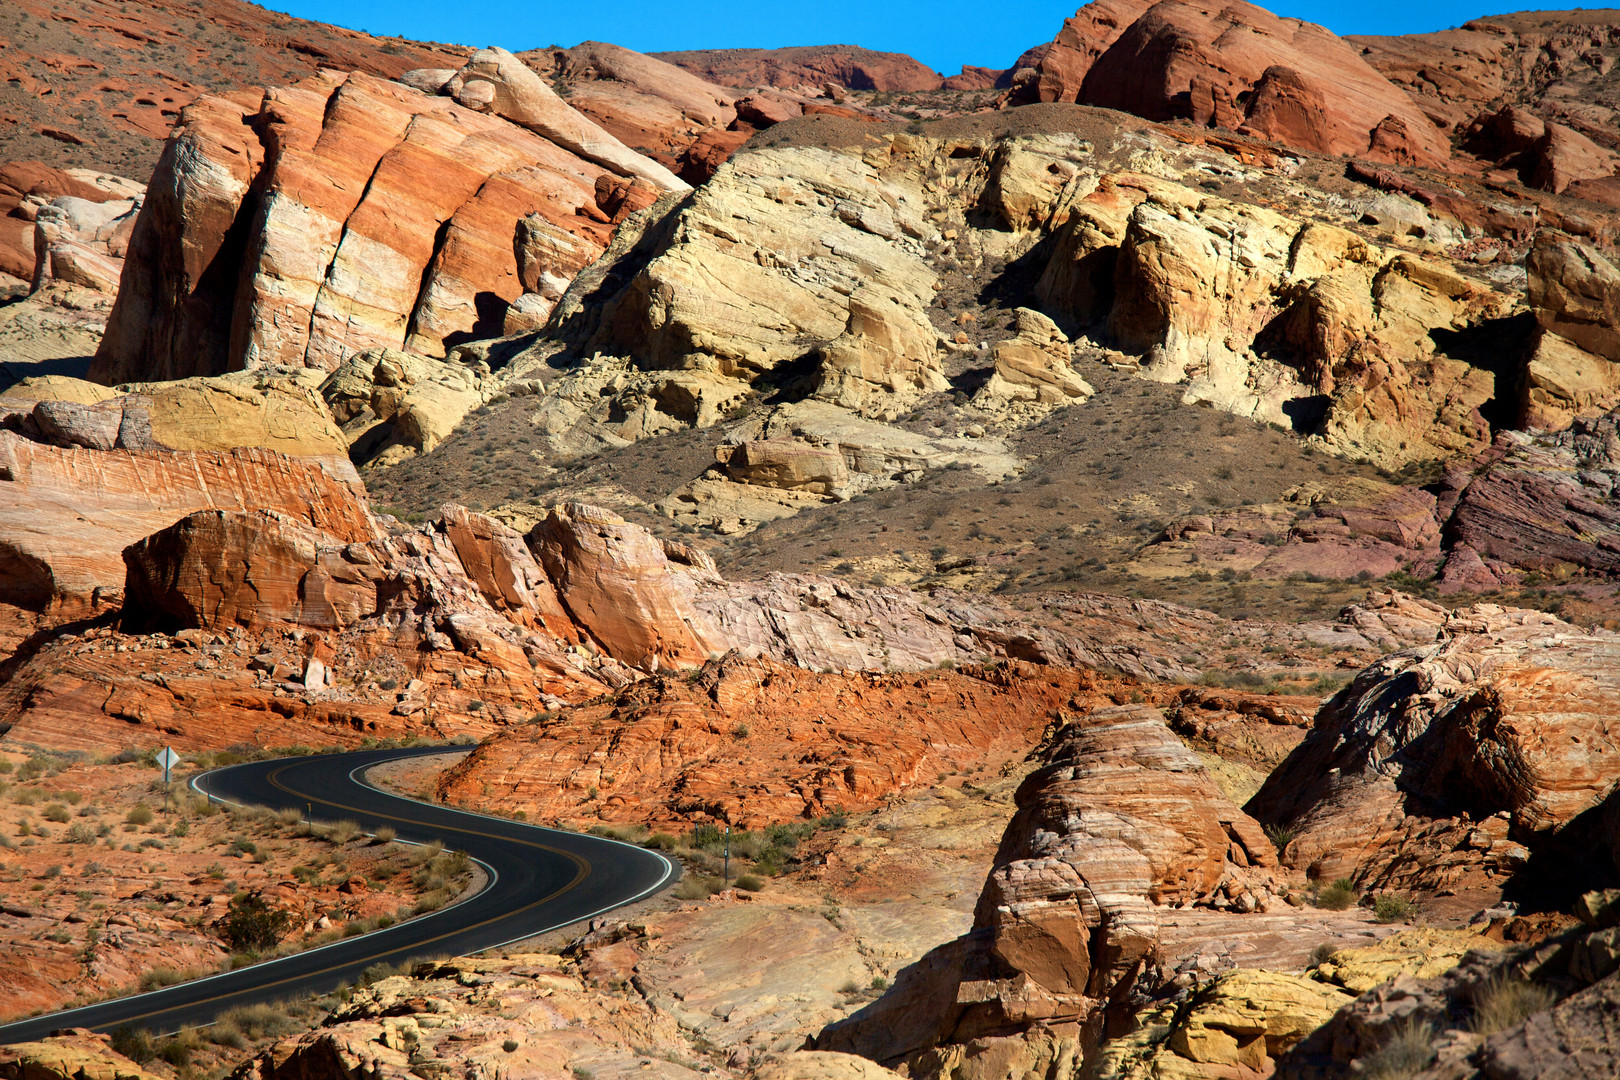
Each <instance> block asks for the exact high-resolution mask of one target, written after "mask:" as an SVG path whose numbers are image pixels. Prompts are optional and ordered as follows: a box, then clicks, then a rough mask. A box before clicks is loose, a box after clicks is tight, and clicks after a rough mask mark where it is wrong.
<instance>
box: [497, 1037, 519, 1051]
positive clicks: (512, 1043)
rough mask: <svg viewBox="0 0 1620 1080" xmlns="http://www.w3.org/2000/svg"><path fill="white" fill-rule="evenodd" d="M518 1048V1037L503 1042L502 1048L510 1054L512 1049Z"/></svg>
mask: <svg viewBox="0 0 1620 1080" xmlns="http://www.w3.org/2000/svg"><path fill="white" fill-rule="evenodd" d="M517 1048H518V1041H517V1040H516V1039H507V1040H506V1041H505V1042H503V1043H501V1049H502V1050H505V1051H506V1052H507V1053H508V1054H510V1053H511V1052H512V1051H514V1050H516V1049H517Z"/></svg>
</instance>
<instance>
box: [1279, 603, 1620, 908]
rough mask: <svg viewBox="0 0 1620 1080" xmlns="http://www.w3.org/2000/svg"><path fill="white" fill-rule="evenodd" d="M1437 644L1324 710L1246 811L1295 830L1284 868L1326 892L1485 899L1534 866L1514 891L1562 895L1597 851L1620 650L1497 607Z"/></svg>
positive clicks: (1469, 614)
mask: <svg viewBox="0 0 1620 1080" xmlns="http://www.w3.org/2000/svg"><path fill="white" fill-rule="evenodd" d="M1441 633H1442V638H1441V641H1440V643H1439V644H1437V645H1435V646H1432V647H1429V648H1425V649H1421V650H1413V651H1409V652H1403V653H1397V654H1396V655H1394V656H1391V657H1389V658H1387V659H1385V660H1382V661H1380V662H1378V663H1376V664H1374V665H1372V666H1371V667H1369V668H1367V669H1365V670H1364V671H1363V672H1362V673H1361V674H1360V675H1359V676H1357V678H1356V680H1355V681H1354V682H1353V683H1352V684H1351V685H1350V686H1349V687H1348V688H1347V689H1345V690H1344V691H1343V692H1341V693H1340V694H1339V695H1338V696H1337V697H1335V698H1334V699H1333V700H1332V701H1330V702H1329V703H1328V704H1327V705H1325V706H1324V707H1323V709H1322V711H1321V713H1319V714H1318V716H1317V718H1316V722H1315V726H1314V728H1313V730H1312V731H1311V733H1310V735H1309V736H1307V737H1306V739H1305V741H1304V742H1303V743H1301V744H1300V746H1299V748H1298V749H1297V750H1296V751H1295V752H1294V753H1293V754H1291V755H1290V756H1289V758H1288V759H1287V760H1286V761H1284V762H1283V764H1282V765H1281V766H1279V767H1278V768H1277V770H1276V771H1274V772H1273V773H1272V774H1271V776H1270V777H1269V778H1268V779H1267V781H1266V784H1265V786H1264V787H1263V788H1262V789H1261V791H1260V793H1259V794H1258V795H1256V796H1255V797H1254V799H1252V800H1251V801H1250V803H1249V805H1248V807H1247V809H1248V810H1249V811H1250V812H1251V813H1253V814H1254V815H1255V816H1256V817H1258V818H1259V819H1260V820H1262V821H1265V822H1268V823H1275V824H1279V825H1284V824H1286V825H1288V826H1289V827H1290V828H1292V829H1294V830H1296V835H1295V837H1294V838H1293V839H1292V840H1291V841H1290V842H1289V844H1288V846H1287V848H1286V850H1285V852H1284V859H1285V861H1286V862H1287V863H1288V865H1290V866H1294V867H1298V868H1301V869H1308V870H1309V872H1310V874H1311V875H1312V876H1313V877H1317V878H1319V879H1323V880H1333V879H1337V878H1340V877H1348V878H1352V879H1353V880H1355V881H1356V882H1357V884H1358V885H1359V886H1361V887H1363V888H1376V889H1380V890H1381V889H1388V888H1397V889H1403V890H1411V889H1427V890H1441V889H1449V890H1453V891H1455V892H1464V891H1468V890H1480V891H1481V892H1484V893H1486V894H1487V895H1486V896H1485V899H1487V900H1488V899H1490V895H1489V894H1492V893H1494V894H1495V895H1500V891H1501V890H1502V889H1503V888H1504V887H1506V886H1508V885H1509V884H1510V883H1511V882H1512V880H1513V877H1514V875H1515V874H1516V873H1517V872H1519V871H1521V870H1524V869H1525V868H1526V867H1530V873H1529V874H1528V875H1527V876H1526V878H1525V879H1523V880H1520V881H1519V882H1518V886H1519V888H1520V891H1521V893H1527V894H1530V895H1536V896H1540V897H1541V898H1543V899H1545V898H1546V897H1547V896H1549V895H1553V896H1556V893H1557V889H1558V888H1559V887H1560V886H1563V885H1566V884H1568V880H1567V879H1569V878H1571V877H1574V878H1578V879H1582V880H1583V881H1584V873H1585V870H1586V867H1585V865H1584V859H1585V856H1579V857H1576V856H1573V854H1572V853H1573V852H1577V851H1589V850H1590V848H1591V845H1593V844H1594V843H1597V844H1602V843H1605V842H1606V840H1605V838H1604V837H1603V836H1602V835H1601V828H1600V827H1599V822H1598V821H1597V820H1596V819H1597V818H1599V817H1600V816H1601V811H1600V808H1601V806H1602V804H1603V801H1604V800H1605V798H1607V797H1608V796H1609V793H1610V790H1611V788H1612V787H1613V784H1614V781H1615V778H1616V777H1617V776H1620V742H1617V741H1616V739H1615V737H1614V733H1613V731H1612V724H1611V722H1610V718H1611V717H1612V716H1613V714H1614V711H1615V709H1616V708H1617V707H1620V696H1617V695H1620V687H1617V685H1616V678H1615V672H1616V670H1617V667H1616V658H1617V657H1620V637H1616V636H1615V635H1613V634H1610V633H1607V632H1605V631H1593V632H1590V633H1582V632H1580V631H1579V630H1577V629H1576V628H1575V627H1572V626H1570V625H1569V624H1567V623H1564V622H1562V621H1560V620H1559V619H1556V618H1554V617H1553V616H1551V615H1546V614H1543V613H1541V612H1530V611H1520V610H1516V609H1505V610H1504V609H1502V608H1499V607H1495V606H1494V605H1479V606H1477V607H1474V608H1467V609H1460V610H1458V611H1456V612H1453V613H1451V614H1450V615H1449V616H1447V617H1446V619H1445V622H1444V624H1443V625H1442V627H1441ZM1560 852H1562V854H1560ZM1543 857H1544V858H1543ZM1538 859H1539V860H1540V862H1539V865H1538V861H1537V860H1538ZM1572 871H1573V873H1571V872H1572ZM1575 887H1576V889H1577V891H1579V889H1580V888H1582V887H1589V886H1588V885H1582V884H1581V882H1580V881H1577V882H1576V883H1575ZM1481 906H1488V904H1482V905H1481ZM1555 906H1562V905H1561V902H1555Z"/></svg>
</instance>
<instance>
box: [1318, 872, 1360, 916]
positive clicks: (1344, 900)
mask: <svg viewBox="0 0 1620 1080" xmlns="http://www.w3.org/2000/svg"><path fill="white" fill-rule="evenodd" d="M1356 899H1357V895H1356V887H1355V884H1354V883H1353V882H1351V881H1350V879H1349V878H1340V879H1339V880H1337V881H1335V882H1333V883H1332V884H1330V885H1324V886H1322V887H1321V888H1320V889H1318V890H1317V891H1316V906H1317V907H1319V908H1324V909H1326V910H1327V911H1347V910H1349V909H1350V908H1352V907H1354V906H1355V903H1356Z"/></svg>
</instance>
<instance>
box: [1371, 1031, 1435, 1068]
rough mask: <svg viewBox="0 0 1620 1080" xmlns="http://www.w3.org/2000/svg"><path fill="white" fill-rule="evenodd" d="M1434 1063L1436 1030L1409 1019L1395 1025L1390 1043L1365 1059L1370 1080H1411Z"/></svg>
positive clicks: (1389, 1039)
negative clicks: (1410, 1079)
mask: <svg viewBox="0 0 1620 1080" xmlns="http://www.w3.org/2000/svg"><path fill="white" fill-rule="evenodd" d="M1433 1060H1434V1028H1433V1027H1432V1026H1431V1025H1429V1024H1424V1023H1419V1022H1418V1021H1416V1020H1413V1019H1410V1018H1408V1019H1406V1020H1402V1021H1399V1022H1398V1023H1396V1024H1394V1025H1393V1026H1392V1027H1391V1029H1390V1034H1389V1038H1388V1041H1386V1042H1385V1043H1384V1045H1383V1046H1381V1047H1379V1048H1378V1049H1377V1050H1376V1051H1374V1052H1373V1053H1371V1054H1369V1055H1367V1056H1366V1057H1365V1058H1363V1059H1362V1062H1361V1064H1362V1068H1363V1070H1364V1071H1363V1072H1362V1074H1361V1075H1362V1076H1364V1077H1366V1078H1367V1080H1408V1078H1409V1077H1412V1076H1416V1075H1417V1074H1418V1073H1420V1072H1422V1071H1423V1070H1424V1069H1426V1068H1428V1066H1429V1062H1431V1061H1433Z"/></svg>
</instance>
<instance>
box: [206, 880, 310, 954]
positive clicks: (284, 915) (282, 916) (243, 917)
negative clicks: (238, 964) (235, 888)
mask: <svg viewBox="0 0 1620 1080" xmlns="http://www.w3.org/2000/svg"><path fill="white" fill-rule="evenodd" d="M292 927H293V914H292V912H290V911H283V910H281V909H280V908H276V907H273V906H271V904H270V902H269V901H267V900H266V899H265V898H264V896H263V895H262V894H260V893H257V892H249V893H243V894H241V895H240V896H237V897H235V898H234V899H232V900H231V904H230V909H229V910H228V911H227V912H226V914H225V918H224V919H223V920H221V923H220V936H221V937H223V938H224V939H225V940H226V942H228V943H229V944H230V946H231V948H232V949H233V950H235V951H238V952H241V951H246V950H252V951H255V952H258V951H263V950H265V949H273V948H275V947H276V945H277V944H279V943H280V941H281V939H282V938H284V937H286V936H287V933H288V931H290V930H291V929H292Z"/></svg>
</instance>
